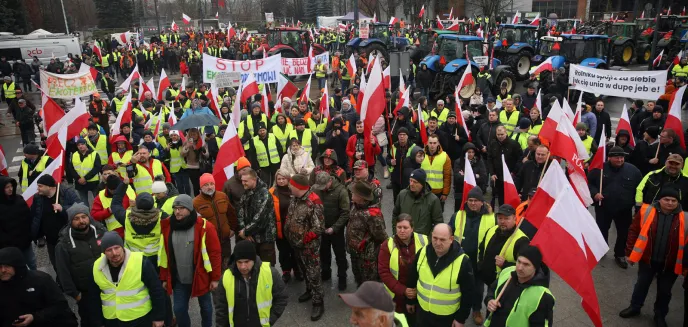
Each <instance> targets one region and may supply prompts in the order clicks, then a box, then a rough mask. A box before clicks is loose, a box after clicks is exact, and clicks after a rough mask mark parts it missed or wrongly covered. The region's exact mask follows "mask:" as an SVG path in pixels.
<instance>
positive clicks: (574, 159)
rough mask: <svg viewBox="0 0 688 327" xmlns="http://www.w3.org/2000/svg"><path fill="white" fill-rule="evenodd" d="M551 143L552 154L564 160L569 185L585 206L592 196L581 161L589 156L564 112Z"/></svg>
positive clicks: (589, 202) (588, 203) (590, 201)
mask: <svg viewBox="0 0 688 327" xmlns="http://www.w3.org/2000/svg"><path fill="white" fill-rule="evenodd" d="M550 113H551V112H550ZM548 118H549V116H548ZM543 127H544V126H543ZM541 132H542V131H541ZM551 144H553V145H555V146H552V147H551V151H552V155H553V156H557V157H560V158H562V159H565V160H566V162H567V165H566V169H567V170H568V173H569V179H570V181H571V185H572V186H573V187H574V189H575V190H576V193H577V194H578V196H579V197H580V200H581V202H583V204H585V206H588V205H590V204H591V203H592V198H591V197H590V190H589V189H588V180H587V178H586V173H585V169H584V168H583V162H584V161H585V160H587V159H588V158H589V156H588V150H587V149H586V148H585V145H583V141H581V139H580V137H579V136H578V132H576V129H575V128H574V127H573V124H572V123H571V120H569V118H568V117H566V115H565V114H564V115H561V116H560V117H559V122H558V124H557V129H556V131H555V133H554V139H553V140H552V142H551Z"/></svg>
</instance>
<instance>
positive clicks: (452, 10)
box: [449, 7, 454, 20]
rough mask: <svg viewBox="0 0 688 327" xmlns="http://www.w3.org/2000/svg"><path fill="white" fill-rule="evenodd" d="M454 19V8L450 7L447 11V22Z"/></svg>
mask: <svg viewBox="0 0 688 327" xmlns="http://www.w3.org/2000/svg"><path fill="white" fill-rule="evenodd" d="M452 19H454V7H451V9H450V10H449V20H452Z"/></svg>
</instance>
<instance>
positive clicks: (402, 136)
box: [385, 127, 413, 199]
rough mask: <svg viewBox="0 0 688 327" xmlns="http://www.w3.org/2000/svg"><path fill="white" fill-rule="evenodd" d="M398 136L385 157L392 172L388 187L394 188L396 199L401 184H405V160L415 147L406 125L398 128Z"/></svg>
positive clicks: (393, 193)
mask: <svg viewBox="0 0 688 327" xmlns="http://www.w3.org/2000/svg"><path fill="white" fill-rule="evenodd" d="M396 138H397V142H394V145H393V146H392V147H390V149H389V151H387V157H386V158H385V161H386V162H387V167H386V168H387V169H388V170H389V171H390V173H391V176H390V179H389V185H388V186H387V188H388V189H389V188H391V189H392V195H393V196H394V199H396V198H397V195H399V192H401V185H402V184H404V183H403V182H402V180H401V179H402V178H403V175H404V174H403V172H404V167H403V166H404V165H403V163H404V160H405V159H406V157H408V156H410V155H411V149H413V144H412V143H411V142H410V141H409V130H408V129H407V128H406V127H401V128H399V129H398V130H397V135H396Z"/></svg>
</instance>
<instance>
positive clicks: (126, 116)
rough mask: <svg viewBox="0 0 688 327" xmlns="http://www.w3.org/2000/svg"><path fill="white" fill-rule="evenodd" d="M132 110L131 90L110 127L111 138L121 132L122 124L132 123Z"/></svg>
mask: <svg viewBox="0 0 688 327" xmlns="http://www.w3.org/2000/svg"><path fill="white" fill-rule="evenodd" d="M131 110H132V108H131V92H129V93H127V97H126V98H125V99H124V104H122V109H120V110H119V114H117V119H115V123H114V124H113V125H112V126H111V127H110V139H114V137H115V135H119V134H121V131H120V126H122V125H123V124H127V123H131ZM170 116H174V113H172V114H171V115H170Z"/></svg>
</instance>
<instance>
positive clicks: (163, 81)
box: [157, 68, 172, 101]
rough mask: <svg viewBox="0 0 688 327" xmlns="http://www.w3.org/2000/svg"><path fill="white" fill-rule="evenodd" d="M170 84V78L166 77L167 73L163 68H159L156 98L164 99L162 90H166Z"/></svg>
mask: <svg viewBox="0 0 688 327" xmlns="http://www.w3.org/2000/svg"><path fill="white" fill-rule="evenodd" d="M170 86H172V85H171V84H170V79H169V78H168V77H167V73H165V68H163V69H161V70H160V81H159V82H158V97H157V100H158V101H160V100H164V99H165V96H164V92H165V90H167V89H168V88H169V87H170Z"/></svg>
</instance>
